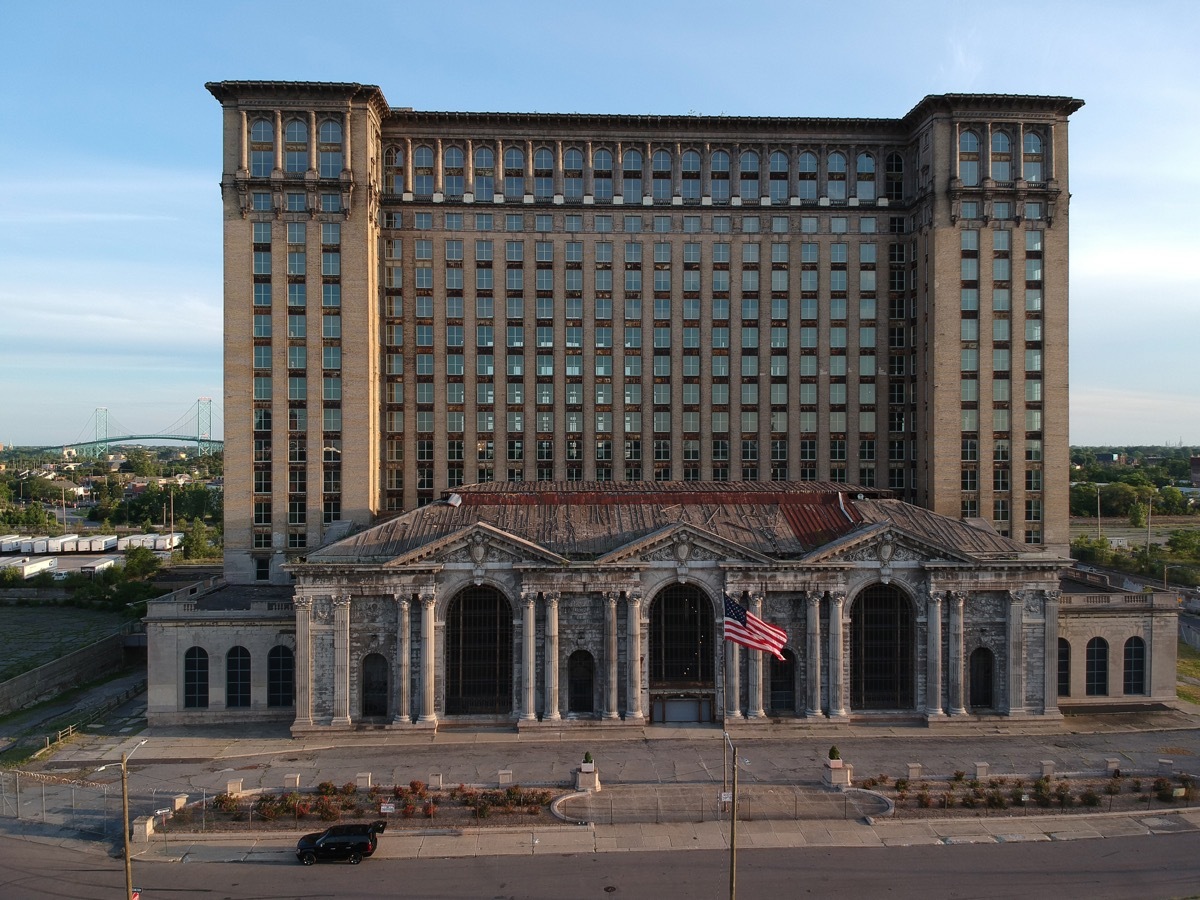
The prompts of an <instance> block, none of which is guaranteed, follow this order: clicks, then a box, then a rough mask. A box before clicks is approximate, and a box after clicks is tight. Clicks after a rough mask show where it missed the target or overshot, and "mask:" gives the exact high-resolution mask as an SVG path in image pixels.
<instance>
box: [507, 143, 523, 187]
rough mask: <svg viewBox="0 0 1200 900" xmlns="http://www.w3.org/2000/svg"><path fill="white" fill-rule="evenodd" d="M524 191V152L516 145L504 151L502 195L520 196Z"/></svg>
mask: <svg viewBox="0 0 1200 900" xmlns="http://www.w3.org/2000/svg"><path fill="white" fill-rule="evenodd" d="M524 193H525V154H524V153H522V152H521V151H520V150H518V149H517V148H516V147H509V148H508V149H507V150H505V151H504V196H505V197H520V196H522V195H524Z"/></svg>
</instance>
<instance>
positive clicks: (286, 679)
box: [267, 644, 296, 706]
mask: <svg viewBox="0 0 1200 900" xmlns="http://www.w3.org/2000/svg"><path fill="white" fill-rule="evenodd" d="M295 702H296V656H295V654H293V653H292V648H291V647H285V646H283V645H282V644H280V645H279V646H276V647H272V648H271V652H270V653H268V654H267V706H292V705H294V704H295Z"/></svg>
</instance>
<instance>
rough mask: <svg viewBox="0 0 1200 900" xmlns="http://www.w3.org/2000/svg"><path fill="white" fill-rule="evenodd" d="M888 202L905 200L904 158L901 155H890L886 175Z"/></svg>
mask: <svg viewBox="0 0 1200 900" xmlns="http://www.w3.org/2000/svg"><path fill="white" fill-rule="evenodd" d="M884 177H885V178H886V185H887V187H886V188H885V189H886V190H887V198H888V202H892V201H900V200H903V199H904V157H903V156H901V155H900V154H899V153H889V154H888V158H887V171H886V173H885V176H884Z"/></svg>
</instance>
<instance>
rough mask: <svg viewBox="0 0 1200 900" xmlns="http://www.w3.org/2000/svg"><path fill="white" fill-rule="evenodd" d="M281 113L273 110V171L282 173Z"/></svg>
mask: <svg viewBox="0 0 1200 900" xmlns="http://www.w3.org/2000/svg"><path fill="white" fill-rule="evenodd" d="M283 137H284V135H283V113H282V112H280V111H279V110H275V171H276V172H282V171H283V145H284V143H285V142H284V139H283Z"/></svg>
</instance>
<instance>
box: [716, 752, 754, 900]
mask: <svg viewBox="0 0 1200 900" xmlns="http://www.w3.org/2000/svg"><path fill="white" fill-rule="evenodd" d="M721 734H722V736H724V738H725V752H726V753H727V754H728V755H729V756H732V757H733V794H732V795H731V796H730V801H731V804H730V813H729V900H737V812H738V763H739V762H741V761H742V760H739V759H738V753H737V747H736V746H734V743H733V741H731V740H730V739H729V732H728V731H722V732H721ZM745 762H749V760H745Z"/></svg>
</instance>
